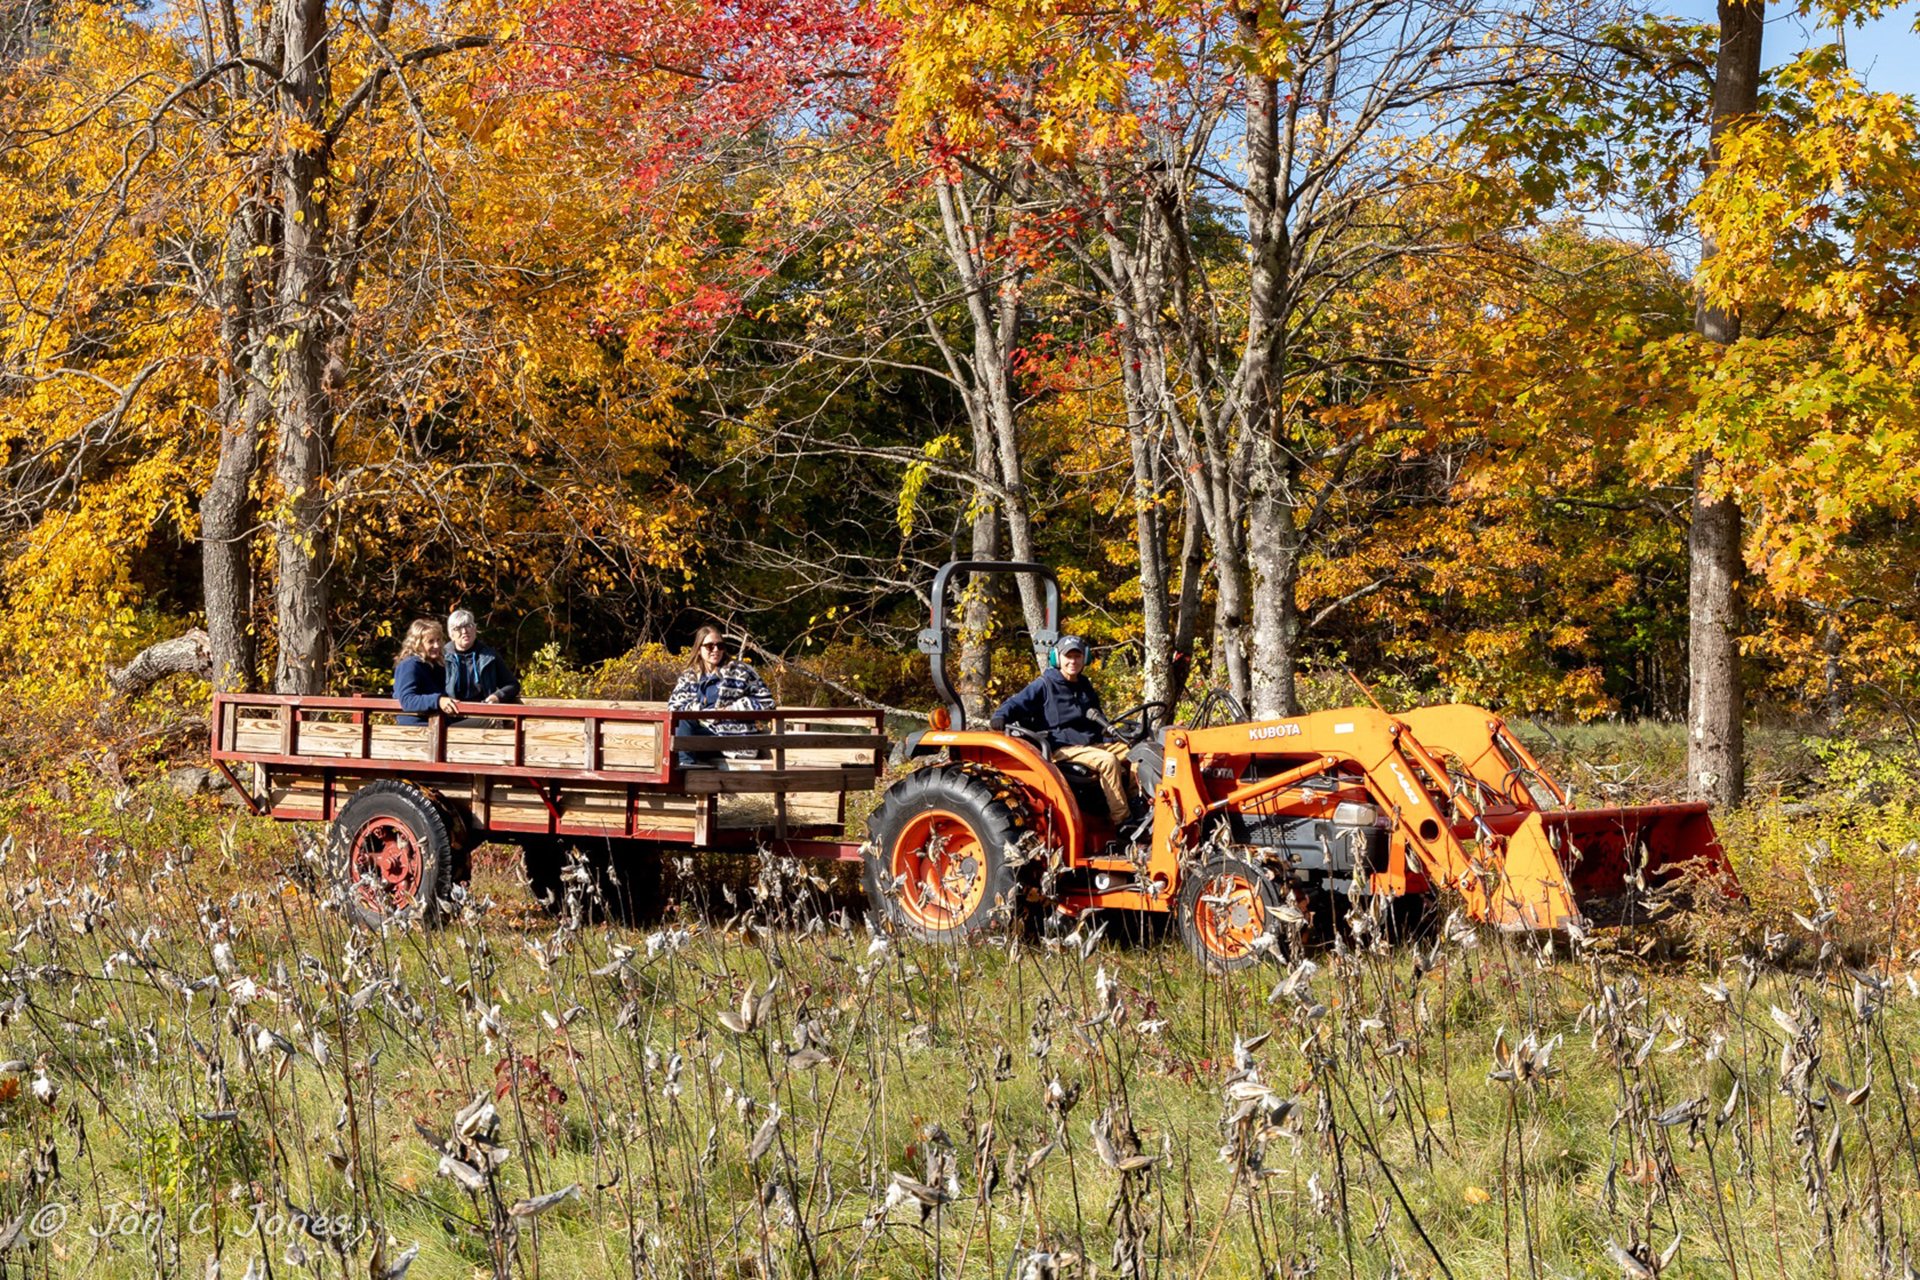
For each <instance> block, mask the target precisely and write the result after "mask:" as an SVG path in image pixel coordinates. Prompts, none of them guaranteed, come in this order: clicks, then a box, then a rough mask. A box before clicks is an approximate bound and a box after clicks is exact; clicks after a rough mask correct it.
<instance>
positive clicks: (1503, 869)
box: [1488, 804, 1742, 929]
mask: <svg viewBox="0 0 1920 1280" xmlns="http://www.w3.org/2000/svg"><path fill="white" fill-rule="evenodd" d="M1514 816H1515V817H1516V818H1518V817H1520V816H1521V815H1518V814H1516V815H1514ZM1490 825H1491V826H1492V827H1493V829H1494V830H1495V831H1496V832H1498V831H1500V829H1501V828H1502V827H1503V826H1504V825H1505V824H1503V823H1500V822H1499V821H1498V819H1494V820H1492V821H1491V822H1490ZM1505 836H1506V839H1505V851H1504V857H1503V858H1502V859H1501V860H1500V866H1499V872H1500V874H1499V878H1498V881H1497V883H1495V884H1494V885H1493V886H1492V887H1491V894H1490V901H1489V912H1490V915H1491V917H1492V918H1491V920H1490V923H1493V924H1496V925H1499V926H1500V927H1502V928H1506V929H1564V928H1566V927H1567V924H1568V922H1569V920H1570V919H1572V918H1573V917H1579V918H1580V921H1581V923H1583V924H1585V925H1588V926H1603V925H1614V924H1626V923H1630V922H1631V921H1633V920H1634V919H1636V918H1638V919H1646V918H1648V908H1649V899H1650V898H1651V897H1652V896H1653V895H1655V894H1657V893H1658V892H1659V891H1661V890H1664V889H1670V888H1678V887H1682V886H1685V887H1689V888H1693V889H1694V890H1696V891H1697V892H1698V893H1700V894H1702V895H1715V894H1717V895H1721V896H1724V897H1726V898H1729V899H1732V900H1735V901H1738V900H1740V899H1741V897H1742V895H1741V892H1740V884H1739V881H1737V880H1736V879H1735V878H1734V874H1733V868H1732V866H1730V865H1729V864H1728V862H1727V855H1726V851H1725V850H1724V849H1722V848H1721V847H1720V837H1719V836H1718V835H1717V834H1716V833H1715V831H1714V829H1713V819H1712V818H1711V817H1709V816H1708V813H1707V806H1706V805H1704V804H1657V805H1638V806H1634V807H1632V808H1623V809H1561V810H1551V811H1533V812H1528V813H1526V814H1525V815H1524V820H1522V821H1519V822H1518V823H1517V824H1516V825H1514V826H1513V827H1512V828H1511V829H1510V830H1508V831H1506V832H1505ZM1488 843H1491V844H1493V845H1494V847H1496V848H1498V846H1499V841H1498V840H1495V841H1492V842H1488Z"/></svg>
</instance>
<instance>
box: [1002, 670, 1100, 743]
mask: <svg viewBox="0 0 1920 1280" xmlns="http://www.w3.org/2000/svg"><path fill="white" fill-rule="evenodd" d="M1100 710H1102V708H1101V706H1100V691H1099V690H1098V689H1096V688H1094V687H1093V681H1091V680H1089V679H1087V678H1086V676H1085V675H1082V676H1081V677H1080V678H1079V679H1078V680H1069V679H1067V677H1066V676H1065V675H1064V674H1062V673H1061V671H1060V669H1059V668H1058V667H1048V668H1047V669H1046V670H1045V671H1042V672H1041V673H1040V676H1039V678H1038V679H1036V680H1035V681H1034V682H1033V683H1032V684H1030V685H1028V686H1027V687H1026V688H1024V689H1022V690H1021V691H1020V692H1018V693H1016V694H1014V695H1013V696H1012V697H1011V698H1008V699H1007V700H1006V701H1005V702H1003V703H1001V704H1000V709H999V710H998V711H996V712H994V713H993V714H994V717H995V718H996V719H1002V720H1010V721H1012V722H1013V723H1014V724H1017V725H1020V726H1022V727H1023V728H1027V729H1034V730H1044V731H1046V732H1047V733H1050V734H1052V735H1053V740H1054V742H1056V743H1058V744H1059V745H1061V746H1067V747H1084V746H1086V745H1088V744H1089V743H1094V742H1103V741H1105V740H1106V738H1107V731H1106V730H1105V729H1103V728H1101V727H1100V724H1099V722H1098V721H1095V720H1092V719H1090V718H1089V717H1088V715H1087V713H1088V712H1089V711H1100Z"/></svg>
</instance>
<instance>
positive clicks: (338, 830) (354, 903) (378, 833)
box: [327, 778, 453, 927]
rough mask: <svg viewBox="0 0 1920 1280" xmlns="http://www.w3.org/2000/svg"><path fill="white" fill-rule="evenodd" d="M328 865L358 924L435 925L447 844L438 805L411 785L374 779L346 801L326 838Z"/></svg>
mask: <svg viewBox="0 0 1920 1280" xmlns="http://www.w3.org/2000/svg"><path fill="white" fill-rule="evenodd" d="M327 844H328V863H329V865H330V866H332V867H333V868H334V874H335V875H336V876H338V877H339V879H340V882H341V883H342V884H343V885H345V886H346V888H347V902H348V905H349V907H350V909H351V910H352V911H353V914H354V915H355V917H356V918H358V919H359V920H360V921H361V922H362V923H364V924H366V925H369V926H372V927H377V926H379V925H381V924H383V923H385V922H387V921H390V920H419V921H421V922H422V923H424V924H434V923H436V922H437V921H438V919H439V915H440V902H439V890H440V886H441V877H442V875H443V874H444V873H445V871H446V869H447V867H448V866H449V864H450V862H451V859H452V857H453V841H452V837H451V836H450V835H449V834H448V832H447V823H446V819H445V818H443V817H442V816H441V813H440V806H439V805H437V804H435V803H434V801H433V798H432V797H431V796H429V795H428V794H427V793H426V792H425V791H424V790H422V789H421V788H419V787H416V786H414V785H413V784H412V783H410V782H397V781H395V780H393V779H391V778H380V779H376V780H375V781H373V782H369V783H368V784H367V785H366V786H364V787H361V788H360V789H359V790H358V791H356V792H354V793H353V795H352V796H350V797H348V799H347V802H346V804H344V805H342V806H341V808H340V812H339V814H338V815H336V816H335V817H334V820H333V827H332V829H331V831H330V832H329V834H328V840H327Z"/></svg>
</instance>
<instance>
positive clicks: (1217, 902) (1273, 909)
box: [1174, 854, 1283, 972]
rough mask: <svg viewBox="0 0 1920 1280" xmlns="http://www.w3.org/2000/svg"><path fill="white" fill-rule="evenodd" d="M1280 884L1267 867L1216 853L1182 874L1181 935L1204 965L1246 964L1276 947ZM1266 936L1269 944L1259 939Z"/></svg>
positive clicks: (1225, 967) (1226, 968) (1225, 968)
mask: <svg viewBox="0 0 1920 1280" xmlns="http://www.w3.org/2000/svg"><path fill="white" fill-rule="evenodd" d="M1282 901H1283V899H1282V897H1281V894H1280V887H1279V886H1278V885H1276V884H1275V883H1274V881H1273V876H1272V874H1271V873H1269V872H1268V871H1267V870H1266V868H1264V867H1260V866H1256V865H1254V864H1252V863H1249V862H1246V861H1244V860H1242V859H1240V858H1235V857H1231V856H1228V855H1226V854H1215V855H1213V856H1212V857H1210V858H1208V859H1207V860H1206V861H1205V862H1203V863H1201V864H1200V866H1198V867H1197V868H1194V869H1193V870H1191V871H1189V872H1187V873H1186V874H1184V875H1182V876H1181V878H1180V891H1179V893H1178V895H1177V896H1176V898H1175V902H1174V914H1175V916H1176V917H1177V918H1178V919H1179V923H1180V936H1181V937H1182V938H1183V939H1185V940H1186V944H1187V946H1188V947H1190V948H1191V949H1192V950H1193V953H1194V954H1195V955H1197V956H1199V957H1200V959H1201V960H1202V961H1204V962H1205V963H1206V965H1207V966H1208V967H1209V968H1212V969H1217V970H1220V971H1222V972H1232V971H1233V970H1236V969H1245V968H1248V967H1250V966H1252V965H1254V964H1257V963H1259V961H1260V958H1261V957H1262V956H1263V955H1267V954H1270V953H1272V952H1274V951H1276V950H1278V949H1279V947H1280V930H1281V924H1280V920H1279V911H1280V904H1281V902H1282ZM1263 937H1271V939H1272V942H1271V943H1270V944H1262V943H1261V942H1260V939H1261V938H1263Z"/></svg>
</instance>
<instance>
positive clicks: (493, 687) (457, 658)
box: [443, 609, 520, 702]
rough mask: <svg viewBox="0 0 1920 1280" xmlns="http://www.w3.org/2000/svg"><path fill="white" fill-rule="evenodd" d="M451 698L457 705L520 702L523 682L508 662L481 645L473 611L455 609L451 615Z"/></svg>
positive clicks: (448, 652)
mask: <svg viewBox="0 0 1920 1280" xmlns="http://www.w3.org/2000/svg"><path fill="white" fill-rule="evenodd" d="M447 636H448V638H449V639H450V640H452V642H453V643H452V644H450V645H448V646H447V651H446V656H445V658H444V659H443V661H445V663H446V666H447V696H448V697H449V698H452V699H453V700H454V701H455V702H518V701H520V681H519V680H518V679H516V678H515V676H514V674H513V668H512V667H509V666H508V665H507V660H506V659H505V658H502V657H501V656H500V655H499V654H498V653H496V652H494V649H493V646H492V645H486V644H482V643H480V628H479V625H478V624H477V623H475V622H474V620H473V610H471V609H455V610H454V611H453V612H452V613H450V614H448V615H447Z"/></svg>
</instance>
